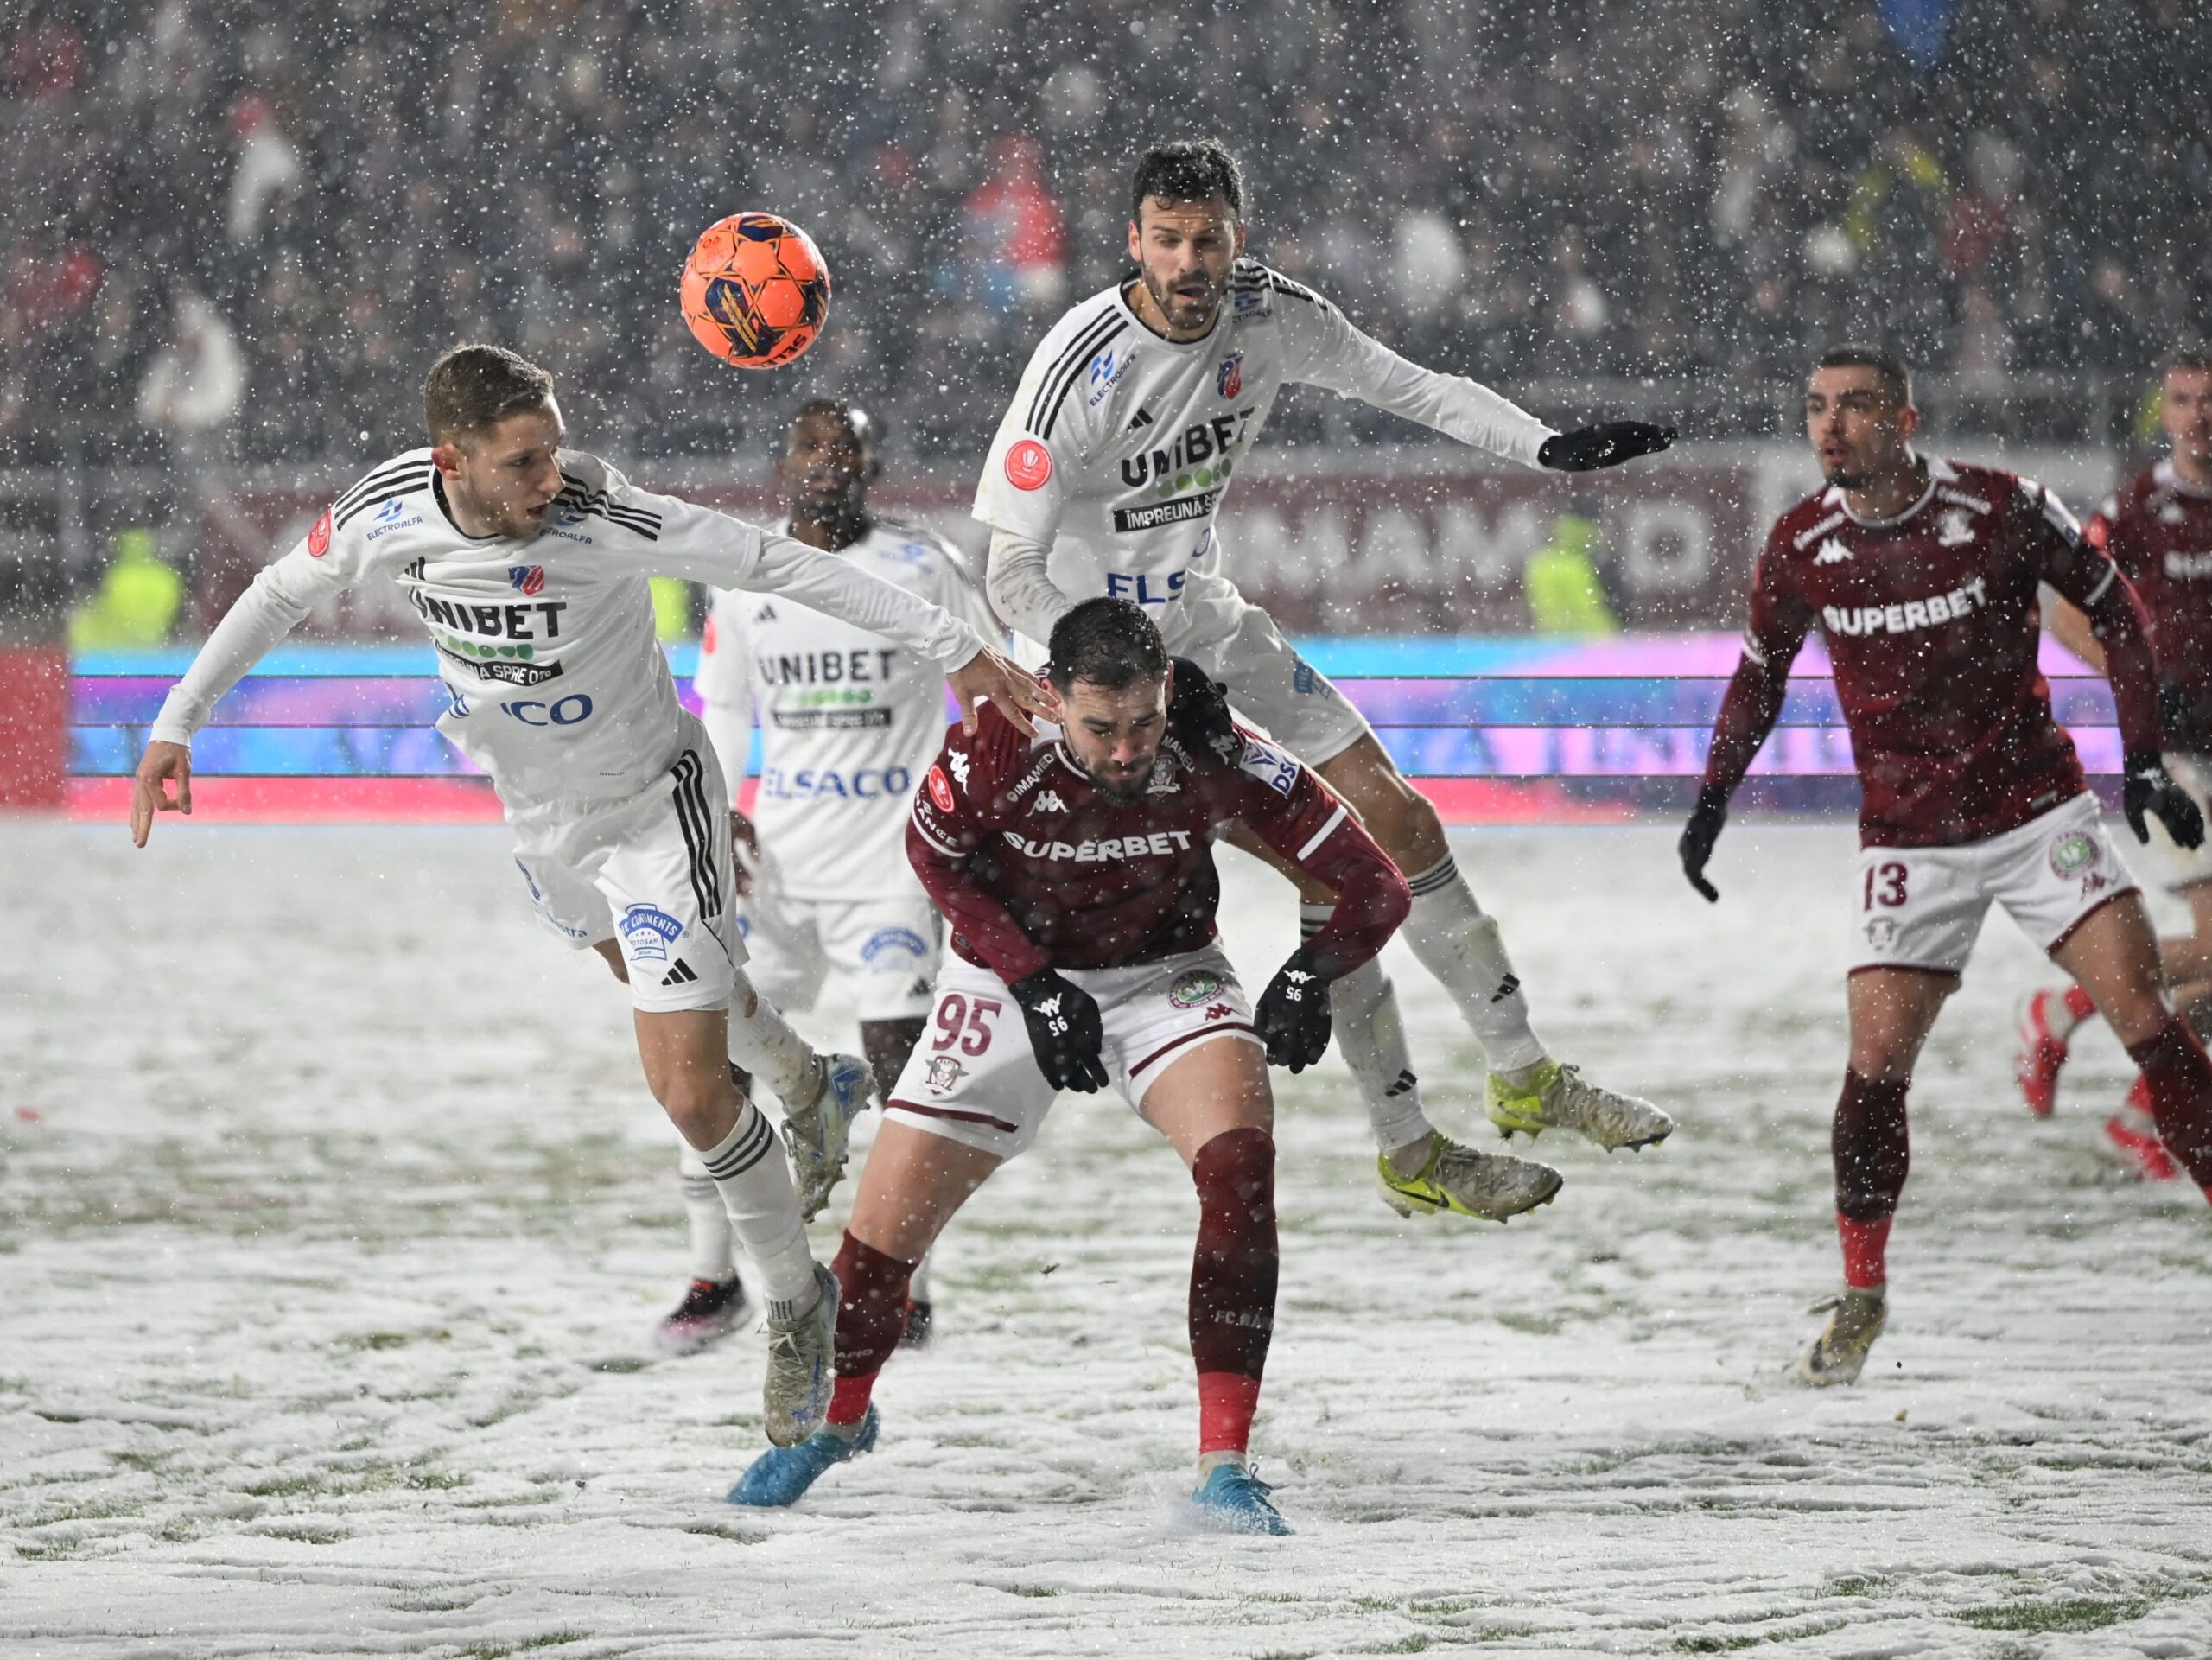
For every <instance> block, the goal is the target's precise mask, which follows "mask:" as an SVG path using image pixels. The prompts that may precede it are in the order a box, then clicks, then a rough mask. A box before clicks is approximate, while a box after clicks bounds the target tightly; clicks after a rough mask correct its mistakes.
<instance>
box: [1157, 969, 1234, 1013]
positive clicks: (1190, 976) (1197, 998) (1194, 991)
mask: <svg viewBox="0 0 2212 1660" xmlns="http://www.w3.org/2000/svg"><path fill="white" fill-rule="evenodd" d="M1220 989H1221V976H1219V975H1217V974H1213V973H1210V972H1209V971H1207V970H1205V969H1192V970H1191V971H1190V972H1189V973H1187V974H1184V975H1181V976H1178V977H1177V979H1176V981H1175V983H1174V984H1173V986H1171V987H1169V988H1168V991H1167V1001H1168V1002H1171V1003H1173V1005H1174V1006H1175V1007H1176V1008H1197V1007H1198V1005H1199V1004H1200V1003H1202V1002H1205V1001H1206V1000H1207V999H1208V998H1210V997H1211V996H1213V995H1215V994H1216V993H1217V992H1218V991H1220Z"/></svg>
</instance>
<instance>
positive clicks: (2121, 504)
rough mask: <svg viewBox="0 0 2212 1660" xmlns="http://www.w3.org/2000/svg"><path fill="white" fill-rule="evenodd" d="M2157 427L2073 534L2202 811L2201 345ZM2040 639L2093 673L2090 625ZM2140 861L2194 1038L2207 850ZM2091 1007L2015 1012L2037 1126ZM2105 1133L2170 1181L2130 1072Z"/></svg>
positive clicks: (2068, 624)
mask: <svg viewBox="0 0 2212 1660" xmlns="http://www.w3.org/2000/svg"><path fill="white" fill-rule="evenodd" d="M2163 379H2164V385H2163V386H2162V388H2161V391H2162V392H2163V394H2164V396H2163V398H2162V400H2161V406H2160V420H2161V423H2162V424H2163V425H2164V428H2165V431H2166V439H2167V442H2168V443H2169V444H2170V445H2171V452H2170V453H2169V454H2168V455H2167V457H2166V459H2165V460H2164V461H2160V462H2159V463H2158V465H2157V466H2156V467H2152V468H2151V469H2150V470H2149V471H2148V472H2145V473H2139V474H2136V475H2135V476H2134V477H2133V478H2132V479H2130V480H2128V481H2127V482H2126V485H2124V486H2123V487H2120V489H2119V490H2117V491H2115V492H2114V493H2113V494H2111V495H2109V496H2107V497H2106V498H2105V500H2104V505H2103V506H2100V507H2099V508H2098V509H2097V511H2096V512H2094V514H2092V515H2091V516H2090V518H2089V522H2088V524H2087V525H2084V526H2083V527H2082V533H2083V534H2084V535H2085V536H2086V537H2088V540H2089V543H2090V544H2091V545H2092V546H2094V547H2099V548H2102V549H2103V550H2105V552H2106V553H2107V554H2109V555H2110V556H2111V557H2112V562H2113V564H2115V565H2117V566H2119V567H2120V575H2121V576H2125V577H2126V578H2127V580H2128V581H2129V582H2132V583H2133V584H2134V587H2135V592H2136V594H2137V595H2139V597H2140V598H2141V600H2142V601H2143V609H2144V611H2145V613H2146V614H2148V615H2149V617H2150V619H2151V649H2152V652H2153V653H2154V654H2155V655H2156V656H2157V658H2158V712H2159V716H2160V722H2161V726H2162V728H2163V730H2162V733H2161V737H2162V740H2163V742H2164V749H2165V754H2166V769H2167V770H2168V771H2169V772H2171V773H2172V774H2173V776H2174V779H2175V781H2176V782H2177V783H2178V784H2179V785H2181V786H2182V788H2183V789H2184V790H2186V791H2188V792H2189V793H2190V798H2191V799H2192V800H2194V801H2195V802H2196V805H2198V806H2199V807H2200V808H2202V807H2203V806H2205V805H2206V804H2207V803H2208V802H2209V801H2212V350H2207V349H2206V348H2204V347H2185V348H2183V349H2182V350H2180V351H2177V352H2176V353H2174V354H2173V355H2172V356H2171V357H2169V358H2168V359H2166V365H2165V372H2164V377H2163ZM2050 627H2051V632H2052V633H2055V634H2056V635H2057V636H2058V637H2059V639H2062V640H2063V641H2064V642H2065V644H2066V646H2067V647H2068V649H2069V650H2070V651H2071V652H2073V653H2074V654H2075V656H2076V657H2078V658H2081V659H2082V661H2083V662H2085V663H2087V664H2088V665H2090V666H2091V667H2092V668H2094V669H2098V670H2102V669H2103V667H2104V666H2105V657H2104V648H2103V647H2102V646H2100V645H2099V644H2098V643H2097V640H2096V637H2095V635H2094V633H2092V632H2091V630H2090V627H2089V624H2088V619H2087V618H2085V617H2084V616H2082V614H2081V613H2080V612H2079V611H2077V610H2075V608H2074V607H2072V606H2070V605H2059V606H2057V607H2054V609H2053V611H2052V614H2051V619H2050ZM2151 849H2152V855H2153V857H2154V859H2155V861H2156V862H2157V863H2158V866H2159V868H2160V871H2161V874H2162V875H2164V878H2165V881H2166V885H2167V887H2169V888H2171V890H2172V891H2173V892H2174V893H2176V894H2179V895H2180V896H2181V898H2182V899H2183V900H2184V901H2186V902H2187V904H2188V906H2189V914H2190V923H2191V925H2192V932H2190V933H2188V934H2185V935H2183V936H2181V937H2180V938H2173V939H2162V940H2160V941H2159V942H2158V961H2159V965H2160V967H2161V968H2162V970H2164V974H2165V977H2166V984H2167V986H2168V987H2169V988H2170V989H2171V992H2172V995H2173V999H2174V1003H2175V1006H2176V1007H2177V1008H2179V1009H2180V1010H2181V1012H2182V1014H2183V1018H2185V1019H2186V1020H2188V1021H2189V1022H2190V1026H2191V1027H2193V1028H2194V1029H2195V1030H2196V1033H2197V1034H2198V1035H2199V1036H2202V1035H2203V1034H2204V1033H2205V1032H2206V1031H2207V1030H2208V1029H2212V848H2205V847H2196V848H2184V847H2181V846H2178V845H2177V843H2175V841H2174V839H2173V837H2171V836H2168V835H2166V834H2165V833H2164V827H2163V826H2160V825H2155V824H2154V825H2153V827H2152V832H2151ZM2093 1012H2094V1011H2093V1010H2092V1008H2091V1007H2090V1003H2089V997H2088V993H2086V992H2084V991H2083V990H2082V988H2081V987H2079V986H2068V987H2066V988H2065V989H2063V990H2059V991H2038V992H2036V993H2034V994H2033V995H2031V996H2030V997H2029V999H2028V1000H2027V1002H2026V1004H2025V1005H2024V1007H2023V1008H2022V1010H2021V1013H2020V1053H2019V1057H2018V1063H2017V1065H2016V1068H2015V1070H2016V1072H2017V1073H2018V1078H2019V1080H2020V1092H2021V1094H2022V1095H2024V1097H2026V1098H2027V1103H2028V1106H2029V1108H2030V1110H2032V1111H2033V1112H2034V1113H2035V1114H2036V1115H2037V1116H2038V1117H2040V1116H2044V1115H2047V1114H2048V1113H2049V1112H2050V1110H2051V1108H2052V1107H2053V1106H2054V1105H2055V1104H2056V1101H2057V1097H2058V1074H2059V1070H2060V1068H2062V1067H2063V1066H2064V1065H2065V1064H2066V1053H2067V1043H2068V1040H2069V1039H2070V1038H2071V1037H2072V1036H2073V1034H2074V1028H2075V1027H2077V1026H2079V1025H2080V1024H2081V1023H2082V1021H2085V1020H2087V1019H2088V1017H2089V1015H2090V1014H2091V1013H2093ZM2105 1135H2106V1138H2107V1140H2108V1141H2110V1142H2111V1143H2112V1145H2113V1148H2114V1149H2115V1150H2116V1151H2118V1153H2119V1154H2120V1157H2121V1159H2122V1160H2124V1161H2126V1164H2127V1166H2128V1167H2129V1168H2130V1169H2131V1170H2133V1172H2135V1173H2137V1174H2139V1175H2141V1176H2144V1177H2146V1178H2148V1179H2151V1180H2170V1179H2171V1178H2172V1177H2174V1176H2176V1175H2177V1174H2178V1173H2179V1172H2177V1170H2176V1169H2175V1168H2174V1162H2173V1160H2172V1159H2171V1157H2169V1156H2168V1154H2167V1153H2166V1149H2165V1148H2164V1145H2163V1144H2162V1143H2161V1142H2159V1140H2158V1126H2157V1125H2156V1123H2153V1122H2152V1113H2151V1101H2150V1093H2149V1085H2148V1084H2146V1083H2145V1081H2144V1080H2143V1078H2140V1077H2138V1078H2136V1080H2135V1083H2134V1085H2133V1088H2131V1089H2130V1090H2129V1091H2128V1092H2127V1099H2126V1102H2125V1103H2123V1105H2122V1106H2121V1108H2120V1110H2119V1111H2118V1112H2116V1113H2114V1114H2113V1116H2111V1117H2109V1118H2107V1120H2106V1121H2105Z"/></svg>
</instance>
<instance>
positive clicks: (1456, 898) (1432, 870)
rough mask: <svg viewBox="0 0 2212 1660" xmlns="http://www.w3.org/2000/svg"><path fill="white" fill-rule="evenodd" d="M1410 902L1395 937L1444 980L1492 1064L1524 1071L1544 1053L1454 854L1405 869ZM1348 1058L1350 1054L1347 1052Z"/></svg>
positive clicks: (1492, 925) (1491, 925)
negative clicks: (1412, 871) (1409, 872)
mask: <svg viewBox="0 0 2212 1660" xmlns="http://www.w3.org/2000/svg"><path fill="white" fill-rule="evenodd" d="M1406 881H1407V885H1408V887H1411V888H1412V889H1413V891H1414V908H1413V912H1412V913H1411V914H1410V915H1409V916H1408V917H1407V919H1406V923H1405V926H1404V927H1402V928H1401V929H1400V930H1399V931H1398V932H1399V938H1402V939H1403V940H1404V941H1405V942H1406V944H1408V945H1410V946H1411V947H1413V953H1414V957H1417V958H1418V959H1419V960H1420V962H1421V966H1422V967H1423V968H1425V969H1427V970H1428V971H1429V972H1430V973H1431V974H1433V975H1434V976H1436V977H1437V978H1438V979H1439V980H1440V981H1441V982H1443V984H1444V989H1446V991H1448V992H1450V993H1451V994H1452V1002H1456V1003H1457V1004H1459V1012H1460V1014H1463V1015H1465V1017H1466V1021H1467V1024H1468V1025H1469V1026H1471V1027H1474V1029H1475V1035H1476V1036H1477V1037H1478V1038H1480V1039H1481V1040H1482V1045H1483V1049H1484V1053H1485V1054H1486V1056H1487V1057H1488V1059H1489V1061H1490V1068H1491V1071H1492V1072H1507V1073H1515V1072H1527V1070H1528V1069H1529V1067H1531V1066H1535V1065H1541V1063H1542V1062H1543V1061H1545V1060H1547V1059H1549V1057H1548V1055H1547V1054H1546V1053H1545V1051H1544V1046H1543V1043H1542V1042H1541V1040H1539V1039H1538V1038H1537V1036H1536V1034H1535V1033H1534V1032H1532V1031H1530V1030H1529V1000H1528V999H1527V998H1526V997H1524V996H1522V995H1521V980H1520V976H1517V975H1516V974H1515V973H1514V972H1513V964H1511V963H1510V961H1508V960H1507V958H1506V955H1505V942H1504V941H1503V939H1502V938H1499V937H1498V932H1497V919H1496V918H1495V917H1488V916H1484V914H1483V910H1482V907H1481V906H1478V905H1477V904H1476V903H1475V896H1474V894H1473V893H1472V892H1471V890H1470V889H1469V888H1468V887H1467V884H1466V882H1465V881H1464V880H1462V879H1461V877H1460V875H1459V866H1458V865H1457V864H1455V863H1454V862H1452V855H1450V854H1448V853H1447V854H1446V855H1444V857H1443V858H1441V859H1440V860H1439V861H1437V862H1436V863H1434V864H1433V865H1431V866H1430V867H1429V868H1427V870H1424V871H1422V872H1421V874H1420V875H1417V876H1408V878H1407V879H1406ZM1347 1058H1349V1057H1347Z"/></svg>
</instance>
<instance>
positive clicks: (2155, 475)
mask: <svg viewBox="0 0 2212 1660" xmlns="http://www.w3.org/2000/svg"><path fill="white" fill-rule="evenodd" d="M2151 477H2152V479H2153V480H2156V481H2157V483H2158V487H2159V488H2160V489H2161V490H2171V491H2172V492H2173V493H2175V494H2176V495H2177V496H2188V497H2190V498H2192V499H2195V500H2197V501H2212V489H2208V488H2206V487H2202V486H2200V485H2195V484H2191V483H2190V481H2189V480H2186V479H2184V478H2183V477H2182V475H2181V474H2179V473H2177V472H2176V471H2175V470H2174V458H2173V457H2172V456H2171V455H2169V456H2167V457H2166V459H2165V460H2164V461H2160V462H2159V463H2158V465H2157V466H2156V467H2152V469H2151Z"/></svg>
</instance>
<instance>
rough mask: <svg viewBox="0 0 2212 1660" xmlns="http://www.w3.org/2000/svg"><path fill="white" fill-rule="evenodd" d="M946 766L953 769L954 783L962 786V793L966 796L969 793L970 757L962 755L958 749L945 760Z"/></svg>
mask: <svg viewBox="0 0 2212 1660" xmlns="http://www.w3.org/2000/svg"><path fill="white" fill-rule="evenodd" d="M944 764H945V766H948V767H950V769H951V772H952V779H953V782H954V783H956V784H957V785H959V786H960V790H961V793H962V794H963V795H964V794H966V793H967V791H968V757H967V756H965V755H963V754H961V753H960V752H959V751H958V750H957V749H956V750H954V751H953V752H952V753H951V754H949V755H947V756H946V757H945V758H944Z"/></svg>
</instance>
